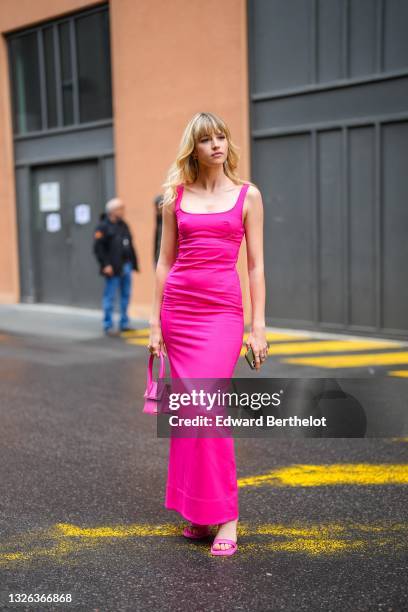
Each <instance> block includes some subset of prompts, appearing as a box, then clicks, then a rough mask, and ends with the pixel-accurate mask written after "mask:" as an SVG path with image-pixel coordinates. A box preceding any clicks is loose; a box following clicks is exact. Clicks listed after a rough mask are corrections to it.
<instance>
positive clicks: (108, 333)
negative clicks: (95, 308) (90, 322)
mask: <svg viewBox="0 0 408 612" xmlns="http://www.w3.org/2000/svg"><path fill="white" fill-rule="evenodd" d="M105 336H109V337H110V338H117V337H118V336H119V332H118V331H116V330H115V329H112V328H111V329H105Z"/></svg>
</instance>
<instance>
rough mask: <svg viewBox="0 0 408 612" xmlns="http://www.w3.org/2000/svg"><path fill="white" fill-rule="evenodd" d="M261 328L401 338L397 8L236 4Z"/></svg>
mask: <svg viewBox="0 0 408 612" xmlns="http://www.w3.org/2000/svg"><path fill="white" fill-rule="evenodd" d="M248 28H249V31H248V44H249V59H250V104H251V138H252V143H251V144H252V146H251V178H252V180H253V181H254V182H255V183H256V184H257V185H258V187H259V188H260V189H261V191H262V194H263V200H264V206H265V270H266V282H267V307H266V316H267V322H268V324H270V325H282V326H287V327H294V328H296V327H305V328H309V329H322V330H326V331H348V332H352V333H361V334H367V335H370V334H375V335H379V336H381V335H384V336H390V335H393V336H396V337H407V335H408V283H407V281H406V266H407V262H408V206H407V200H408V172H407V162H406V160H407V159H408V36H407V32H408V2H406V1H405V0H249V1H248Z"/></svg>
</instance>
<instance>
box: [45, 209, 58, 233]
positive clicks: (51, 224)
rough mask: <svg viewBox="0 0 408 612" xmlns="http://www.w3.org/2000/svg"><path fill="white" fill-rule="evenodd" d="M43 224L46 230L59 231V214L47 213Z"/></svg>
mask: <svg viewBox="0 0 408 612" xmlns="http://www.w3.org/2000/svg"><path fill="white" fill-rule="evenodd" d="M45 225H46V228H47V232H59V230H60V229H61V215H60V214H59V213H51V214H50V215H47V216H46V221H45Z"/></svg>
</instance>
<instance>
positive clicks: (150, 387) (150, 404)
mask: <svg viewBox="0 0 408 612" xmlns="http://www.w3.org/2000/svg"><path fill="white" fill-rule="evenodd" d="M154 357H155V356H154V355H153V354H152V353H151V354H150V357H149V363H148V366H147V381H146V391H145V392H144V396H143V397H144V398H145V402H144V407H143V412H146V414H157V412H158V410H157V405H158V402H159V401H160V400H162V399H163V392H164V391H165V390H166V386H165V385H164V384H162V385H161V389H160V396H159V389H158V380H153V360H154ZM159 357H160V372H159V378H164V376H165V374H166V363H165V361H164V356H163V353H162V352H160V353H159Z"/></svg>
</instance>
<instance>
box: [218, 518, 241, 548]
mask: <svg viewBox="0 0 408 612" xmlns="http://www.w3.org/2000/svg"><path fill="white" fill-rule="evenodd" d="M237 525H238V519H235V520H234V521H228V522H227V523H223V524H222V525H219V529H218V531H217V535H216V538H228V539H229V540H233V541H234V542H236V541H237ZM213 548H214V550H226V549H228V548H232V544H227V543H226V542H216V543H215V544H213Z"/></svg>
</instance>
